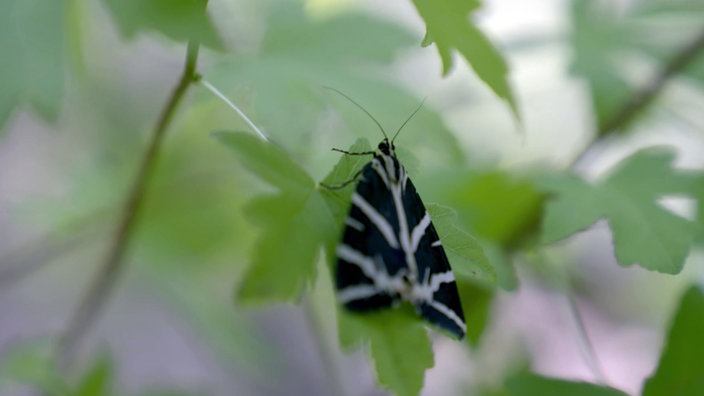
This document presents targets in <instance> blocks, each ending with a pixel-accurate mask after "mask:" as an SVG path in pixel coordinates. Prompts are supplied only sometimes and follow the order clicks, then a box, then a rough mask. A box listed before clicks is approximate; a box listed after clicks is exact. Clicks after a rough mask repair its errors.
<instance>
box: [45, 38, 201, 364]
mask: <svg viewBox="0 0 704 396" xmlns="http://www.w3.org/2000/svg"><path fill="white" fill-rule="evenodd" d="M198 48H199V45H198V43H196V42H192V41H191V42H189V43H188V50H187V54H186V62H185V67H184V70H183V74H182V76H181V79H180V80H179V82H178V84H177V85H176V87H175V88H174V90H173V92H172V93H171V96H170V97H169V100H168V102H167V103H166V106H165V107H164V108H163V110H162V112H161V114H160V116H159V119H158V121H157V123H156V125H155V127H154V130H153V133H152V136H151V139H150V141H149V145H148V147H147V150H146V152H145V153H144V156H143V157H142V160H141V163H140V165H139V168H138V171H137V175H136V177H135V179H134V183H133V184H132V187H131V189H130V191H129V194H128V195H127V198H126V200H125V203H124V206H123V208H122V211H121V216H120V219H119V223H118V225H117V228H116V230H115V234H114V238H113V241H112V244H111V246H110V249H109V251H108V253H107V255H106V258H105V261H104V262H103V264H102V266H101V267H100V269H99V270H98V272H97V274H96V276H95V278H94V279H93V281H92V282H91V283H90V285H89V287H88V289H87V290H86V292H85V294H84V295H83V297H82V298H81V299H80V300H79V304H78V306H77V308H76V310H75V311H74V313H73V315H72V316H71V318H70V320H69V322H68V326H67V328H66V330H65V332H64V333H63V334H62V336H61V338H60V339H59V343H58V346H57V355H56V358H57V363H58V364H59V367H61V368H63V369H65V370H67V369H68V368H69V367H70V365H71V361H72V359H73V354H74V352H75V350H76V348H77V346H78V344H79V342H80V340H81V339H82V338H83V336H84V335H85V333H86V331H87V330H88V329H89V328H90V326H91V325H92V324H93V323H94V322H95V320H96V318H97V317H98V314H99V313H100V311H101V309H102V308H103V306H104V305H105V303H106V301H107V298H108V296H109V293H110V291H111V289H112V288H113V286H114V284H115V282H116V280H117V278H118V276H119V274H120V271H121V270H122V269H123V268H124V266H125V265H124V262H125V261H124V257H125V253H126V251H127V247H128V243H129V241H130V237H131V236H132V235H133V233H134V229H135V225H136V220H137V218H138V215H139V211H140V209H141V207H142V205H143V203H144V197H145V193H146V186H147V184H148V181H149V179H150V177H151V176H152V174H153V173H154V168H155V165H156V160H157V157H158V154H159V149H160V148H161V145H162V141H163V140H164V135H165V133H166V130H167V129H168V127H169V125H170V124H171V122H172V121H173V118H174V114H175V112H176V109H177V107H178V105H179V103H180V102H181V100H182V99H183V97H184V95H185V93H186V91H187V90H188V87H189V85H190V84H191V83H192V82H193V81H194V76H195V71H196V62H197V59H198Z"/></svg>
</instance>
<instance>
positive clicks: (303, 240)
mask: <svg viewBox="0 0 704 396" xmlns="http://www.w3.org/2000/svg"><path fill="white" fill-rule="evenodd" d="M215 137H216V138H217V139H218V140H219V141H220V142H221V143H223V144H224V145H226V146H227V147H228V148H230V149H232V150H233V151H234V152H235V153H236V155H237V156H238V157H239V159H240V161H241V162H242V164H243V165H244V166H245V168H247V169H248V170H250V171H251V172H253V173H254V174H256V175H257V176H259V177H260V178H261V179H262V180H264V181H266V182H268V183H269V184H271V185H272V186H274V187H277V188H278V190H279V191H278V194H276V195H266V196H261V197H258V198H255V199H254V200H253V201H252V202H251V203H250V204H249V205H248V208H250V209H252V211H253V212H254V213H253V214H251V215H250V217H251V218H253V219H254V220H255V223H257V224H258V225H260V226H261V227H262V228H263V230H262V233H261V235H260V237H259V238H258V239H257V241H256V242H255V246H254V251H253V253H252V258H251V260H252V261H251V263H250V266H249V269H248V270H247V272H246V274H245V276H244V280H243V281H242V284H241V286H240V288H239V290H238V291H237V299H238V301H240V302H265V301H272V300H275V301H280V300H291V299H295V298H297V297H298V296H299V295H300V293H301V292H302V291H303V289H304V287H305V286H306V285H308V284H310V283H312V282H313V281H314V279H315V275H316V271H315V270H316V266H315V264H316V262H317V259H318V253H319V251H320V246H321V244H323V243H329V241H330V240H331V239H332V238H333V237H336V236H334V235H331V233H330V232H329V230H330V229H332V228H333V227H334V224H333V222H332V218H331V216H330V214H329V212H327V210H326V206H325V202H324V201H323V199H322V197H321V196H320V194H319V193H318V191H317V190H316V189H315V182H314V181H313V179H311V177H310V176H308V174H307V173H306V172H305V170H303V169H302V168H301V167H300V166H299V165H298V164H296V163H295V162H294V161H293V160H291V158H290V157H289V155H288V154H287V153H286V152H284V151H283V150H281V149H280V148H278V147H276V146H275V145H273V144H272V143H269V142H265V141H263V140H261V139H259V138H258V137H255V136H253V135H251V134H247V133H242V132H240V133H226V132H221V133H217V134H215ZM273 216H276V217H275V218H274V217H273Z"/></svg>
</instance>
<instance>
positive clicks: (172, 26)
mask: <svg viewBox="0 0 704 396" xmlns="http://www.w3.org/2000/svg"><path fill="white" fill-rule="evenodd" d="M104 1H105V3H106V5H107V6H108V9H110V11H111V12H112V15H113V17H114V18H115V21H116V22H117V24H118V26H119V28H120V31H121V33H122V34H123V35H124V36H126V37H128V38H134V37H135V36H136V35H137V33H139V32H140V31H156V32H159V33H162V34H163V35H165V36H166V37H169V38H171V39H172V40H176V41H191V40H193V41H197V42H199V43H201V44H203V45H206V46H209V47H211V48H222V43H221V42H220V38H219V37H218V34H217V31H216V29H215V27H214V26H213V23H212V22H211V21H210V18H209V17H208V15H207V12H206V5H207V3H208V2H207V0H104Z"/></svg>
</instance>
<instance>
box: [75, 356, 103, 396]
mask: <svg viewBox="0 0 704 396" xmlns="http://www.w3.org/2000/svg"><path fill="white" fill-rule="evenodd" d="M112 377H113V364H112V360H111V359H110V356H109V355H107V354H104V355H103V356H101V357H100V358H98V359H96V360H95V362H94V363H93V365H92V366H91V367H90V370H88V372H87V373H86V374H85V376H84V377H83V378H82V379H81V381H80V383H79V384H78V386H77V387H76V391H75V392H74V393H73V395H72V396H107V395H111V394H113V393H112V390H111V389H112V380H113V378H112Z"/></svg>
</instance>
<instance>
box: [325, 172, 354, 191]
mask: <svg viewBox="0 0 704 396" xmlns="http://www.w3.org/2000/svg"><path fill="white" fill-rule="evenodd" d="M363 170H364V169H360V170H359V171H357V173H355V174H354V176H352V178H351V179H349V180H347V181H344V182H342V183H340V184H326V183H320V185H321V186H323V187H325V188H327V189H328V190H339V189H341V188H344V187H346V186H347V185H348V184H351V183H354V182H355V181H357V179H359V176H360V175H361V174H362V171H363Z"/></svg>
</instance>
